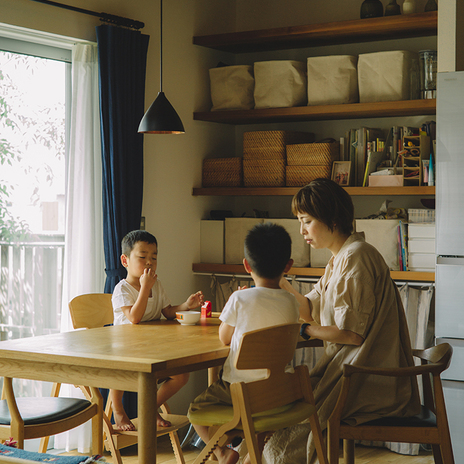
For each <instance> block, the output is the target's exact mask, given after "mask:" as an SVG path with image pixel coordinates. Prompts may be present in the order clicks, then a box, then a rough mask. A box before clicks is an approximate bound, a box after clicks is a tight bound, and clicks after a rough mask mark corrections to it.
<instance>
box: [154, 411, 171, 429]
mask: <svg viewBox="0 0 464 464" xmlns="http://www.w3.org/2000/svg"><path fill="white" fill-rule="evenodd" d="M171 425H172V424H171V423H170V422H169V421H168V420H165V419H163V418H162V417H161V416H160V415H159V414H158V417H157V419H156V426H157V427H171Z"/></svg>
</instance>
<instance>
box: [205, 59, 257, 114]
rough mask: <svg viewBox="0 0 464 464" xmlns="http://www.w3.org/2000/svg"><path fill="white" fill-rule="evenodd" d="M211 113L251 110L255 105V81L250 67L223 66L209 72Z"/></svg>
mask: <svg viewBox="0 0 464 464" xmlns="http://www.w3.org/2000/svg"><path fill="white" fill-rule="evenodd" d="M209 79H210V85H211V101H212V103H213V107H212V108H211V111H217V110H251V109H253V107H254V105H255V101H254V97H253V92H254V88H255V79H254V77H253V67H252V66H249V65H237V66H221V67H218V68H211V69H210V70H209Z"/></svg>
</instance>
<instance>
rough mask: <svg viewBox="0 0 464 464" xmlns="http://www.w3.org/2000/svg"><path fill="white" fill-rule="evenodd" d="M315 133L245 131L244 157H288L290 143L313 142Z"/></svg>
mask: <svg viewBox="0 0 464 464" xmlns="http://www.w3.org/2000/svg"><path fill="white" fill-rule="evenodd" d="M313 141H314V134H313V133H311V132H299V131H283V130H277V131H250V132H244V133H243V159H261V160H265V159H267V160H272V159H280V160H285V159H286V147H287V145H289V144H298V143H306V142H308V143H309V142H313Z"/></svg>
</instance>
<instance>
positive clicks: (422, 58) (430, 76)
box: [419, 50, 437, 99]
mask: <svg viewBox="0 0 464 464" xmlns="http://www.w3.org/2000/svg"><path fill="white" fill-rule="evenodd" d="M419 63H420V68H419V72H420V98H421V99H428V98H436V97H437V51H436V50H421V51H420V52H419Z"/></svg>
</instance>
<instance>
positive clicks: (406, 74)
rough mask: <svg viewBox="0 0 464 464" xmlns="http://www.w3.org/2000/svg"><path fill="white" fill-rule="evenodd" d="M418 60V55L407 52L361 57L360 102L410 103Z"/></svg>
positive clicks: (359, 70) (359, 60)
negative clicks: (407, 101) (412, 72)
mask: <svg viewBox="0 0 464 464" xmlns="http://www.w3.org/2000/svg"><path fill="white" fill-rule="evenodd" d="M418 59H419V58H418V54H417V53H414V52H409V51H405V50H398V51H390V52H377V53H365V54H362V55H359V59H358V85H359V101H360V102H361V103H367V102H380V101H397V100H409V99H410V98H411V69H412V68H413V67H414V66H417V61H418Z"/></svg>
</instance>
